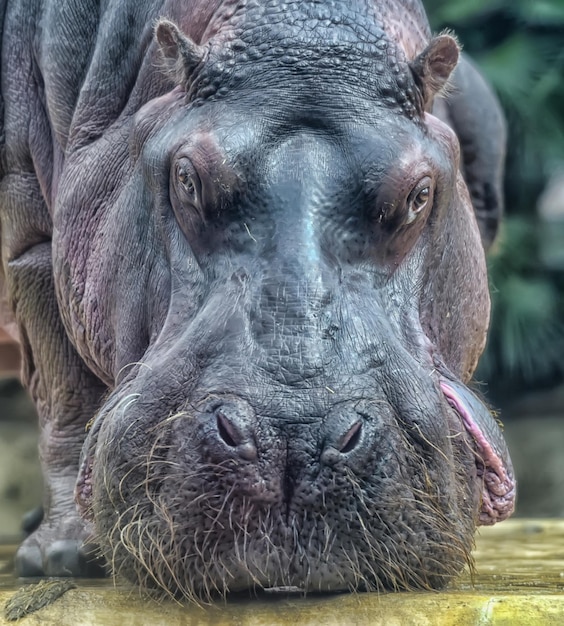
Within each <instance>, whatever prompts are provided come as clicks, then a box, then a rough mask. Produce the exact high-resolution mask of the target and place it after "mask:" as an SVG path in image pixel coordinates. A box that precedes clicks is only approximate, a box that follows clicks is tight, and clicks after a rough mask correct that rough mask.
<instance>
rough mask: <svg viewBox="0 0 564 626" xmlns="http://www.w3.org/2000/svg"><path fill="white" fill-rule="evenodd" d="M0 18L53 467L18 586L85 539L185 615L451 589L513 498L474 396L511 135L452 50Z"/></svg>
mask: <svg viewBox="0 0 564 626" xmlns="http://www.w3.org/2000/svg"><path fill="white" fill-rule="evenodd" d="M1 6H2V9H1V10H2V11H3V12H4V15H3V24H4V28H3V41H2V64H1V72H2V82H1V85H2V118H1V119H2V133H1V136H0V140H1V150H2V152H1V168H2V170H1V173H2V183H1V188H0V194H1V195H0V220H1V221H0V228H1V246H2V248H1V250H2V275H3V281H4V283H5V284H4V287H5V290H6V293H7V301H8V303H9V306H10V309H11V311H13V314H14V318H15V321H16V322H17V327H18V333H19V338H20V342H21V346H22V355H23V378H24V382H25V384H26V385H27V387H28V389H29V390H30V392H31V395H32V397H33V399H34V401H35V403H36V405H37V408H38V413H39V416H40V422H41V442H40V454H41V460H42V464H43V469H44V475H45V501H44V510H45V515H44V519H43V521H42V523H41V525H40V526H39V528H38V529H37V530H36V531H35V532H34V533H33V534H31V535H30V536H29V537H28V538H27V539H26V540H25V542H24V543H23V544H22V546H21V547H20V549H19V552H18V556H17V564H16V565H17V568H18V571H19V573H20V574H21V575H24V576H31V575H34V576H35V575H58V576H59V575H68V574H70V575H81V574H88V573H89V572H90V570H89V567H90V566H89V564H88V560H87V559H86V558H85V555H86V554H88V553H89V552H88V551H89V550H90V547H91V546H96V548H97V549H99V551H100V553H101V554H102V555H103V557H104V559H105V562H106V564H107V568H108V570H110V571H111V572H112V573H113V574H115V575H121V576H124V577H126V578H127V579H129V580H132V581H133V582H135V583H137V584H139V585H141V586H143V587H146V588H156V589H159V590H162V591H163V592H164V593H168V594H171V595H173V596H181V597H185V598H194V599H208V598H212V597H214V596H215V595H216V594H225V593H227V592H228V591H237V590H245V589H255V590H256V589H262V588H273V587H292V588H296V587H297V588H299V589H301V590H303V591H337V590H348V589H350V590H354V589H366V590H372V589H376V590H381V589H391V590H398V589H408V588H429V587H432V588H440V587H442V586H444V585H445V584H446V583H448V581H449V580H450V579H451V578H452V576H454V575H456V574H457V573H458V572H459V571H460V570H461V568H462V567H463V566H464V564H465V563H467V562H468V561H469V559H470V551H471V546H472V542H473V535H474V531H475V528H476V526H477V525H478V524H491V523H494V522H495V521H498V520H502V519H504V518H506V517H507V516H508V515H509V514H510V513H511V511H512V509H513V501H514V493H515V484H514V478H513V472H512V469H511V463H510V460H509V456H508V454H507V451H506V449H505V447H504V444H503V439H502V436H501V434H500V432H499V429H498V426H497V424H496V422H495V420H494V419H493V418H492V416H491V415H490V412H489V411H488V409H487V408H486V407H485V405H484V404H483V403H482V402H481V401H480V400H479V399H478V398H477V397H476V395H475V394H474V393H472V392H471V391H470V390H469V389H468V387H467V384H468V383H469V381H470V379H471V376H472V373H473V371H474V369H475V366H476V362H477V360H478V358H479V355H480V353H481V351H482V349H483V346H484V342H485V337H486V331H487V326H488V317H489V296H488V290H487V277H486V269H485V249H486V248H487V247H488V245H489V243H490V242H491V240H492V239H493V237H494V235H495V230H496V227H497V221H498V219H499V213H500V209H501V192H500V180H501V168H502V163H503V150H504V127H503V119H502V116H501V113H500V110H499V107H498V105H497V102H496V100H495V98H494V97H493V95H492V94H491V92H490V91H489V89H488V88H487V87H486V85H485V83H484V82H483V80H482V79H481V78H480V76H479V74H478V73H477V72H476V70H475V69H474V68H473V67H472V65H471V63H470V62H469V61H468V60H467V59H465V58H464V57H462V58H459V49H458V46H457V44H456V42H455V40H454V39H453V38H452V37H451V36H449V35H439V36H436V37H433V36H432V35H431V31H430V28H429V25H428V22H427V18H426V17H425V13H424V10H423V7H422V5H421V4H420V3H419V2H417V1H416V0H382V1H380V0H346V1H344V0H343V1H339V0H327V1H326V2H323V1H314V0H301V1H300V2H293V1H290V2H279V1H278V0H271V1H267V0H224V1H221V0H187V1H183V2H181V1H180V0H156V1H154V0H120V1H119V2H117V1H116V2H111V1H108V2H93V1H90V0H62V1H61V0H8V1H7V2H3V3H2V5H1ZM455 68H456V69H455ZM449 81H450V87H449V88H448V90H447V91H446V92H445V93H446V94H447V95H446V96H442V95H441V94H442V93H443V88H444V87H445V85H447V83H448V82H449ZM457 137H458V138H457ZM460 147H461V148H462V152H461V151H460ZM469 192H470V193H469Z"/></svg>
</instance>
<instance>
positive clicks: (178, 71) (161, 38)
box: [155, 19, 206, 86]
mask: <svg viewBox="0 0 564 626" xmlns="http://www.w3.org/2000/svg"><path fill="white" fill-rule="evenodd" d="M155 38H156V40H157V43H158V44H159V46H160V50H161V54H162V57H163V59H164V62H165V65H166V69H167V71H168V73H169V74H170V75H171V76H172V78H173V79H174V81H175V82H176V83H177V84H180V85H183V86H185V85H186V83H187V82H188V81H189V79H190V75H191V74H192V72H193V71H194V70H195V69H196V67H197V66H198V65H200V63H202V61H203V60H204V58H205V56H206V49H205V48H204V47H203V46H199V45H198V44H197V43H194V41H192V39H190V38H189V37H187V36H186V35H185V34H184V33H182V32H181V31H180V29H179V28H178V26H177V25H176V24H174V23H173V22H170V21H169V20H164V19H162V20H159V22H158V23H157V26H156V28H155Z"/></svg>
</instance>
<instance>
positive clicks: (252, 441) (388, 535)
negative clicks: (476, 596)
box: [78, 384, 480, 598]
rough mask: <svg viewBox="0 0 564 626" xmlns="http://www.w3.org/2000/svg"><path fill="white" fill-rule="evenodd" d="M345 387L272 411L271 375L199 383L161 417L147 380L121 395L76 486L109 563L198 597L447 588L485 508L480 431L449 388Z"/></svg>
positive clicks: (290, 397)
mask: <svg viewBox="0 0 564 626" xmlns="http://www.w3.org/2000/svg"><path fill="white" fill-rule="evenodd" d="M334 386H335V388H336V389H333V388H332V387H329V386H328V385H327V386H324V387H323V389H318V390H317V393H318V394H319V397H318V402H317V406H318V411H310V412H307V413H306V412H304V410H303V406H304V405H305V402H304V397H305V396H304V390H303V389H301V390H300V389H293V390H292V389H287V394H286V401H285V403H284V406H277V407H276V410H275V411H274V406H273V403H272V397H273V390H272V389H269V388H268V387H267V386H266V385H265V386H263V387H261V388H255V393H254V395H253V396H246V397H245V396H243V395H242V394H234V393H215V392H214V393H213V394H210V393H202V394H200V397H201V399H198V398H196V397H194V398H192V399H190V400H189V401H186V402H184V403H183V404H182V406H180V407H177V409H176V410H174V411H171V412H170V415H169V416H168V417H166V418H164V419H163V418H162V416H160V417H159V418H158V419H156V418H155V417H154V413H155V412H156V411H158V402H157V401H155V400H154V398H153V399H151V398H149V397H145V398H144V394H143V393H139V395H138V396H135V397H134V396H133V395H132V394H126V395H125V396H124V398H125V401H123V400H122V401H115V402H114V403H113V405H112V403H110V407H109V409H108V411H107V413H105V414H104V413H101V414H100V415H99V416H98V418H97V424H96V425H95V427H94V428H93V429H92V430H93V432H96V431H97V435H96V436H95V439H96V441H95V442H92V443H91V446H90V449H91V450H93V453H92V455H91V457H90V468H91V469H90V470H89V472H88V474H87V475H86V474H85V475H83V477H82V478H81V479H80V480H79V488H78V489H79V491H80V490H81V489H82V490H83V491H82V496H85V495H89V502H88V503H87V506H88V508H89V509H90V510H91V512H92V516H93V521H94V525H95V527H96V531H97V534H98V536H99V537H100V538H101V543H102V549H103V550H104V552H105V554H106V555H107V556H108V558H111V559H112V560H113V564H114V567H116V568H117V569H118V571H122V572H123V573H124V574H125V575H126V576H127V577H128V578H130V579H131V580H133V581H135V582H137V583H140V584H142V585H143V586H145V587H149V588H150V587H157V588H161V589H165V590H167V591H168V592H169V593H172V594H173V595H176V594H180V595H184V596H187V597H197V598H209V597H213V596H214V595H215V594H216V593H225V592H226V591H227V590H230V591H236V590H238V589H244V588H248V587H253V588H256V589H261V588H270V587H298V588H300V589H302V590H305V591H338V590H343V589H359V590H360V589H368V590H369V589H376V590H384V589H405V588H412V587H436V586H442V585H444V583H445V582H446V581H448V580H449V579H450V578H451V577H452V576H453V575H455V574H456V573H457V572H458V571H460V569H461V568H462V567H463V566H464V564H465V563H466V562H467V561H468V559H469V558H470V557H469V553H470V549H471V543H472V532H471V529H472V528H473V525H474V520H475V519H476V517H477V515H478V511H479V508H480V491H479V489H478V487H477V484H478V481H479V477H478V475H477V470H476V463H475V458H474V454H473V451H472V446H473V443H472V438H471V436H470V435H469V434H468V433H467V432H465V431H463V430H462V429H461V425H460V421H459V420H458V418H457V413H456V411H454V410H453V409H452V408H451V407H450V405H449V404H448V403H447V402H445V401H444V398H442V397H440V396H437V398H436V400H435V403H434V405H433V407H432V411H431V413H429V414H428V415H427V416H424V415H423V414H420V415H417V414H416V413H410V412H405V411H404V410H403V409H402V408H401V407H400V406H399V405H398V404H397V403H396V402H394V401H393V400H392V399H390V398H388V397H387V394H386V393H384V392H383V391H382V390H380V391H377V390H374V391H373V394H372V397H371V398H366V397H364V398H363V397H359V398H357V399H353V400H351V399H343V398H341V397H339V394H338V392H337V389H338V387H339V386H338V385H336V384H335V385H334ZM327 387H329V389H327ZM247 392H248V390H247ZM426 392H430V388H429V387H427V389H426ZM278 394H280V390H278ZM307 395H308V396H309V397H310V399H311V396H312V394H311V390H308V394H307ZM314 395H315V394H314ZM335 396H336V399H335ZM320 398H321V399H322V400H323V401H321V400H320ZM322 406H324V407H325V409H323V410H321V408H320V407H322ZM298 407H302V409H301V410H300V409H299V408H298ZM431 415H432V419H431ZM433 422H434V423H433ZM151 423H152V424H153V425H152V426H151V425H150V424H151ZM437 423H439V424H442V427H441V428H444V429H445V430H444V432H443V434H444V437H443V439H444V445H442V442H441V448H440V449H439V448H438V447H437V444H436V442H437V437H436V432H437V428H436V424H437ZM449 442H451V443H449ZM462 475H464V476H466V477H467V476H474V482H472V481H470V482H469V481H468V480H465V481H460V479H459V478H460V476H462ZM84 485H88V487H87V489H86V490H85V489H84ZM86 491H87V492H88V494H87V493H86Z"/></svg>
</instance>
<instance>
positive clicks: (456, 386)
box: [440, 377, 516, 526]
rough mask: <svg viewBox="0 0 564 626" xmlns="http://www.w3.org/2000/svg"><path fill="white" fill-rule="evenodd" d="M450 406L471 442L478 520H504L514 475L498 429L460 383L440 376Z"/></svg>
mask: <svg viewBox="0 0 564 626" xmlns="http://www.w3.org/2000/svg"><path fill="white" fill-rule="evenodd" d="M440 387H441V390H442V392H443V394H444V395H445V398H446V399H447V401H448V403H449V404H450V406H451V407H452V408H453V409H454V410H455V412H456V413H457V414H458V416H459V417H460V419H461V421H462V424H463V426H464V428H465V430H466V432H467V433H468V434H469V435H470V436H471V438H472V441H473V443H474V455H475V462H476V470H477V477H478V480H479V481H481V508H480V513H479V517H478V523H479V524H480V525H482V526H490V525H492V524H495V523H497V522H502V521H503V520H505V519H507V518H508V517H509V516H510V515H511V514H512V513H513V510H514V508H515V486H516V485H515V477H514V473H513V466H512V464H511V459H510V457H509V452H508V450H507V447H506V445H505V442H504V439H503V435H502V433H501V429H500V427H499V425H498V423H497V422H496V420H495V418H494V417H493V416H492V414H491V413H490V411H489V410H488V409H487V407H486V406H485V405H484V404H483V403H482V402H481V401H480V400H478V398H476V396H475V395H474V394H473V393H472V392H471V391H470V390H469V389H468V388H467V387H466V386H465V385H462V384H461V383H457V382H454V381H452V380H446V379H445V378H442V377H441V379H440Z"/></svg>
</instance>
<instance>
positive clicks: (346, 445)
mask: <svg viewBox="0 0 564 626" xmlns="http://www.w3.org/2000/svg"><path fill="white" fill-rule="evenodd" d="M361 433H362V422H361V421H358V422H355V423H354V424H353V425H352V427H351V428H349V430H348V432H347V434H346V435H345V436H344V437H343V439H342V441H341V445H340V447H339V452H340V453H341V454H348V453H349V452H352V451H353V450H354V449H355V448H356V446H357V445H358V444H359V442H360V435H361Z"/></svg>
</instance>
